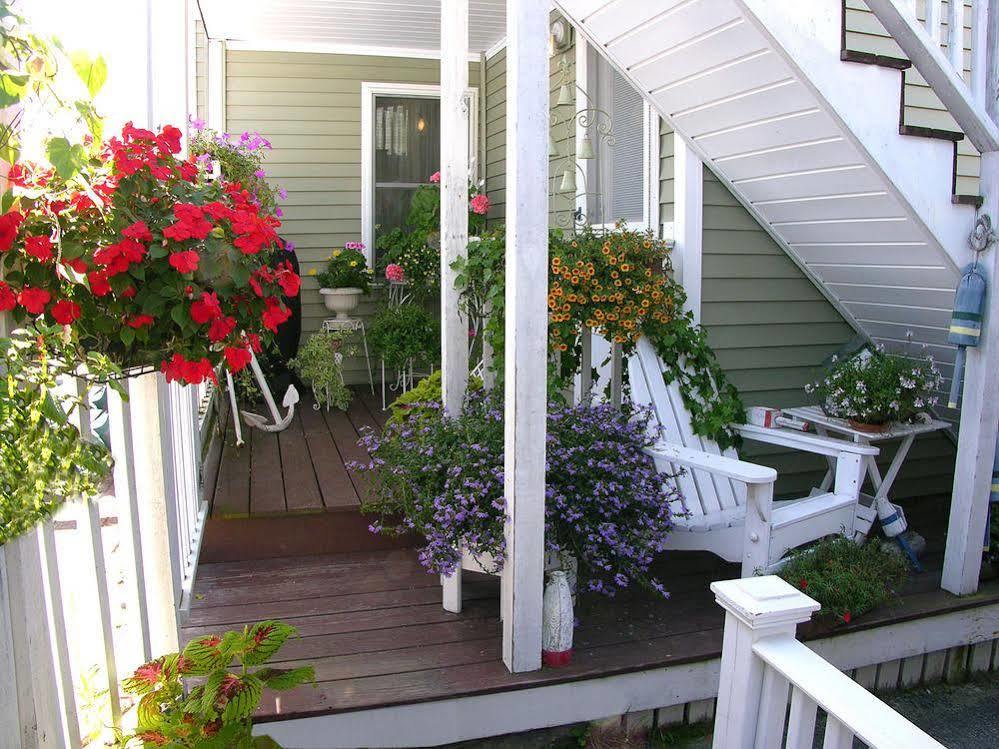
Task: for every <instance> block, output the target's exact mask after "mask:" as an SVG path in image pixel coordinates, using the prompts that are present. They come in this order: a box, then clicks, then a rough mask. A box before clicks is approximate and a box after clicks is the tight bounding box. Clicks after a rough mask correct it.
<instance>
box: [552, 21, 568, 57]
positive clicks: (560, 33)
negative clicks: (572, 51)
mask: <svg viewBox="0 0 999 749" xmlns="http://www.w3.org/2000/svg"><path fill="white" fill-rule="evenodd" d="M549 30H550V31H551V46H552V49H553V50H554V51H555V52H564V51H565V50H567V49H569V47H570V46H571V45H572V26H570V25H569V22H568V21H566V20H565V19H564V18H562V17H561V16H559V17H558V18H556V19H555V20H554V21H552V23H551V26H550V27H549Z"/></svg>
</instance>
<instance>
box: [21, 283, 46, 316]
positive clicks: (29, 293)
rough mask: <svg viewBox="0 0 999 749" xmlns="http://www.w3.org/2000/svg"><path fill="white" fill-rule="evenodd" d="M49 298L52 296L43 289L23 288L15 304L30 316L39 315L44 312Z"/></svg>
mask: <svg viewBox="0 0 999 749" xmlns="http://www.w3.org/2000/svg"><path fill="white" fill-rule="evenodd" d="M51 298H52V295H51V294H50V293H49V292H47V291H46V290H45V289H33V288H31V287H30V286H25V287H24V288H23V289H21V293H20V294H18V295H17V303H18V304H20V305H21V306H22V307H24V308H25V309H26V310H28V312H30V313H31V314H32V315H40V314H42V312H44V311H45V305H46V304H48V303H49V300H50V299H51Z"/></svg>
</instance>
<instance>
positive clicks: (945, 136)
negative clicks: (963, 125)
mask: <svg viewBox="0 0 999 749" xmlns="http://www.w3.org/2000/svg"><path fill="white" fill-rule="evenodd" d="M898 132H899V135H913V136H916V137H917V138H936V139H937V140H949V141H952V142H954V143H957V142H958V141H961V140H964V133H960V132H955V131H954V130H941V129H940V128H936V127H923V126H922V125H899V126H898Z"/></svg>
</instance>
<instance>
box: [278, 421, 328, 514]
mask: <svg viewBox="0 0 999 749" xmlns="http://www.w3.org/2000/svg"><path fill="white" fill-rule="evenodd" d="M278 444H279V445H280V448H281V475H282V477H283V479H284V497H285V506H286V507H287V508H288V510H291V511H310V510H311V511H314V512H321V511H322V510H323V498H322V495H321V494H320V492H319V482H318V481H317V479H316V471H315V468H313V465H314V464H313V461H312V457H311V456H310V454H309V447H308V444H307V443H306V441H305V432H304V431H303V430H302V420H301V419H292V422H291V424H289V425H288V428H287V429H285V430H284V431H283V432H280V433H279V434H278Z"/></svg>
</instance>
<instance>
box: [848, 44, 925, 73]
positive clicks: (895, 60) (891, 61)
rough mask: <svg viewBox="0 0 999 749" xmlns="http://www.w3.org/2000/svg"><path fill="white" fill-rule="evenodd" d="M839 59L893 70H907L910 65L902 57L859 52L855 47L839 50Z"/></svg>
mask: <svg viewBox="0 0 999 749" xmlns="http://www.w3.org/2000/svg"><path fill="white" fill-rule="evenodd" d="M839 59H840V60H842V61H843V62H859V63H862V64H864V65H877V66H878V67H882V68H892V69H893V70H908V69H909V68H911V67H912V63H911V62H910V61H909V60H906V59H905V58H904V57H891V56H889V55H876V54H874V53H873V52H860V51H858V50H855V49H843V50H840V53H839Z"/></svg>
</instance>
